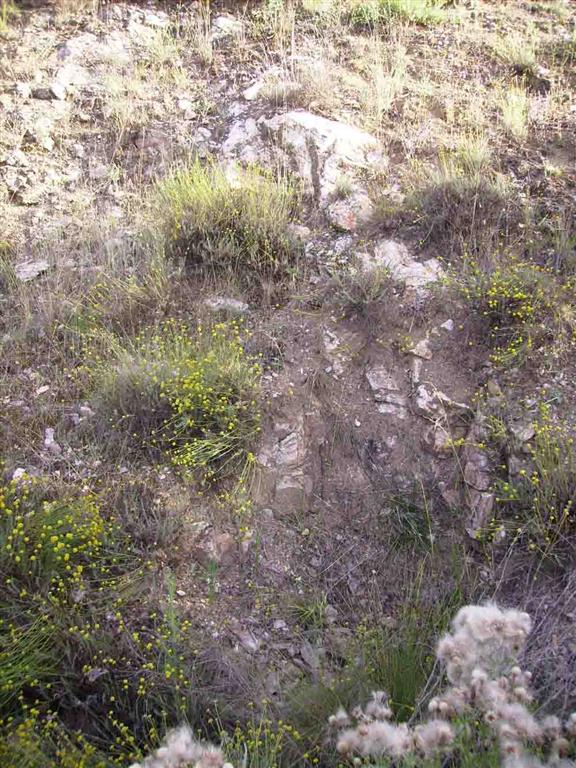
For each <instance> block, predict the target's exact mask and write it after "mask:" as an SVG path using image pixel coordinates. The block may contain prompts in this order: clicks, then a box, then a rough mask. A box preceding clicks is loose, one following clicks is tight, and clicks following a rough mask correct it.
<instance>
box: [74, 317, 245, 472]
mask: <svg viewBox="0 0 576 768" xmlns="http://www.w3.org/2000/svg"><path fill="white" fill-rule="evenodd" d="M110 348H111V351H112V354H109V355H108V356H105V357H102V358H100V359H95V360H93V361H92V362H91V363H89V364H88V366H87V367H88V371H89V375H90V376H91V377H92V379H93V386H94V402H95V404H96V407H97V409H98V412H99V413H100V414H101V415H102V416H103V417H104V418H106V419H107V420H108V421H109V422H112V424H113V427H114V429H115V431H116V433H117V437H118V438H119V440H120V443H121V445H124V443H125V442H128V443H131V444H133V445H136V447H142V448H144V449H146V450H148V451H152V452H153V453H154V452H157V451H161V452H162V453H164V454H165V455H166V456H168V457H169V459H170V460H171V461H172V462H173V464H174V465H176V466H177V467H181V468H182V469H184V470H200V471H201V473H202V474H203V476H204V478H206V479H211V478H212V477H214V476H215V474H216V470H217V473H218V476H220V477H223V476H225V475H227V474H229V473H231V472H234V471H236V470H238V469H239V468H241V467H243V466H244V465H245V463H246V461H250V460H251V453H250V447H251V445H252V444H253V441H254V439H255V437H256V435H257V434H258V432H259V429H260V427H259V412H258V405H257V395H258V379H259V374H260V368H259V366H258V364H257V363H256V362H255V361H254V360H253V359H252V358H250V356H249V355H248V354H247V353H246V352H245V350H244V347H243V345H242V342H241V336H240V330H239V328H238V326H237V325H236V324H235V323H230V324H224V323H219V324H217V325H214V326H213V327H212V328H203V327H201V326H198V327H197V328H196V329H194V328H190V327H189V326H187V325H178V324H176V323H174V322H167V323H165V324H164V325H163V326H161V327H160V328H159V329H158V330H157V331H155V332H154V331H152V332H150V333H146V334H144V335H142V336H139V337H137V338H136V340H135V341H121V340H119V339H117V338H116V339H110Z"/></svg>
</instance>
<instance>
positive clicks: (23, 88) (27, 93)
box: [14, 83, 32, 99]
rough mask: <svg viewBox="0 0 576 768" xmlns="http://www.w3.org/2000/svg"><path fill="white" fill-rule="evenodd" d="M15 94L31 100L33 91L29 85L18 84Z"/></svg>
mask: <svg viewBox="0 0 576 768" xmlns="http://www.w3.org/2000/svg"><path fill="white" fill-rule="evenodd" d="M14 93H16V95H17V96H20V98H21V99H29V98H30V97H31V96H32V89H31V88H30V85H29V84H28V83H16V85H15V86H14Z"/></svg>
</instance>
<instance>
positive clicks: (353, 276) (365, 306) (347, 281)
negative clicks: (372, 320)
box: [328, 264, 394, 317]
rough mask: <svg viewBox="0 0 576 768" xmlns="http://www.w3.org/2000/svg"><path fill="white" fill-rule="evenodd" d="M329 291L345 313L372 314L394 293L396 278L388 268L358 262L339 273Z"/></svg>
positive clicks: (329, 286) (366, 315)
mask: <svg viewBox="0 0 576 768" xmlns="http://www.w3.org/2000/svg"><path fill="white" fill-rule="evenodd" d="M328 290H329V291H330V294H331V296H332V300H333V301H334V303H335V304H336V305H337V306H338V307H339V308H340V309H341V310H342V312H344V313H345V314H353V315H361V316H363V317H368V316H369V315H370V314H371V311H372V310H373V309H374V308H376V307H377V306H378V305H380V304H381V303H382V302H383V301H384V300H385V299H387V298H390V297H391V296H392V295H393V291H394V281H393V280H392V278H391V275H390V270H389V269H386V268H385V267H382V266H375V265H363V264H358V265H357V266H356V267H354V268H351V269H349V270H347V271H346V272H344V273H336V274H335V275H334V277H333V278H332V281H331V282H330V283H329V285H328Z"/></svg>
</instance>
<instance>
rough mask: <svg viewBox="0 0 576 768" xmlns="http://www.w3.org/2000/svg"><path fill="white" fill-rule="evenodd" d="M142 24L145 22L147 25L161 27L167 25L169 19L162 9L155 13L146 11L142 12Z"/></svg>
mask: <svg viewBox="0 0 576 768" xmlns="http://www.w3.org/2000/svg"><path fill="white" fill-rule="evenodd" d="M144 24H147V25H148V26H149V27H159V28H163V27H167V26H169V24H170V19H169V17H168V16H167V15H166V14H165V13H163V12H162V11H157V12H156V13H150V12H146V13H144Z"/></svg>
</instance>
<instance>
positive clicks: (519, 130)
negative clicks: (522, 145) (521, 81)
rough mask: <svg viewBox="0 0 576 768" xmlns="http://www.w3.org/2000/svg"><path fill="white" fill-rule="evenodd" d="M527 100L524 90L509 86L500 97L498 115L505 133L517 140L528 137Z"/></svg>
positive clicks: (516, 86)
mask: <svg viewBox="0 0 576 768" xmlns="http://www.w3.org/2000/svg"><path fill="white" fill-rule="evenodd" d="M528 107H529V99H528V94H527V93H526V89H525V88H523V87H522V86H520V85H511V86H509V87H508V88H507V89H505V90H504V91H503V92H502V94H501V96H500V114H501V118H502V123H503V125H504V127H505V129H506V131H507V132H508V133H509V134H510V135H511V136H513V137H514V138H515V139H517V140H522V139H525V138H526V137H527V135H528Z"/></svg>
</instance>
